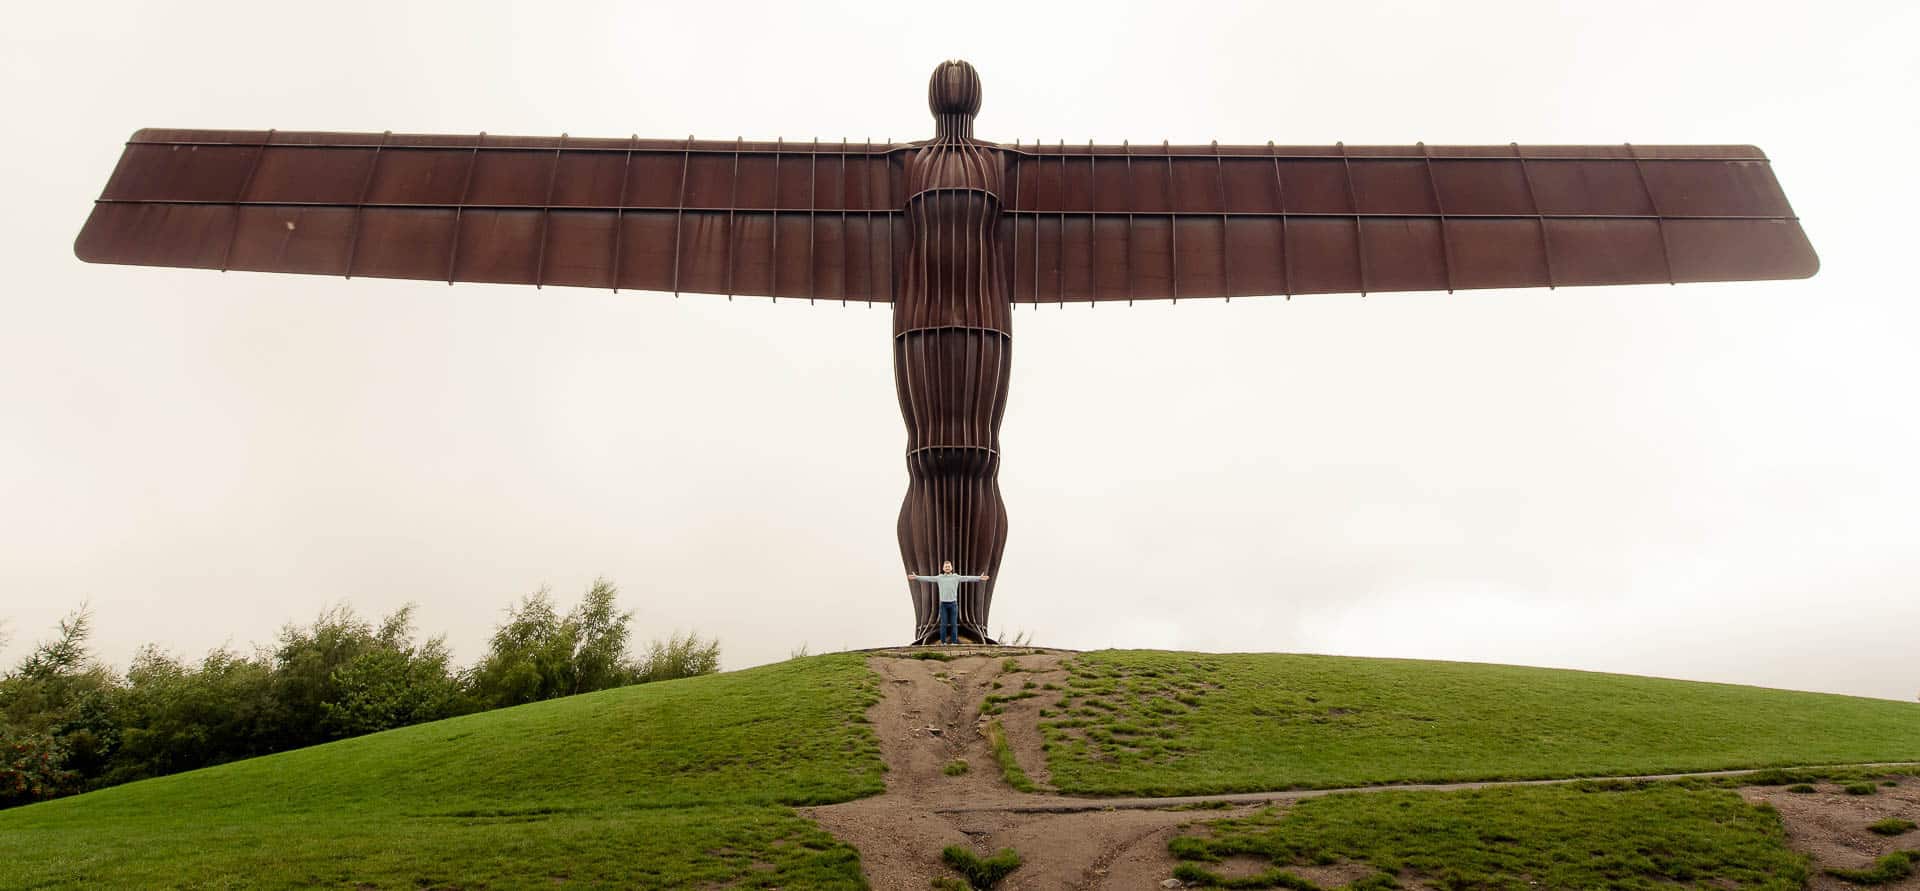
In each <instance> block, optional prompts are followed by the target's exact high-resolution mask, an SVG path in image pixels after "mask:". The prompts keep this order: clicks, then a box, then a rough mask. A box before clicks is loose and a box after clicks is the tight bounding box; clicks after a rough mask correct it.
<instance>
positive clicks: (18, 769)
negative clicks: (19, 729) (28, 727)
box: [0, 727, 80, 807]
mask: <svg viewBox="0 0 1920 891" xmlns="http://www.w3.org/2000/svg"><path fill="white" fill-rule="evenodd" d="M66 754H67V753H66V752H65V751H63V750H62V749H61V748H60V744H59V743H58V742H56V741H54V739H53V738H52V737H50V736H46V735H44V734H38V733H20V734H16V733H14V732H12V731H11V730H9V729H7V728H4V727H0V807H12V806H14V805H18V804H29V803H32V802H35V801H44V800H46V799H48V798H57V797H59V796H61V795H67V794H70V793H72V792H74V791H76V789H77V788H78V786H79V780H80V775H79V774H78V773H75V772H74V771H71V770H67V769H65V768H64V767H62V766H61V765H62V764H64V763H65V762H66Z"/></svg>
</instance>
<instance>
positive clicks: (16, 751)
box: [0, 605, 120, 801]
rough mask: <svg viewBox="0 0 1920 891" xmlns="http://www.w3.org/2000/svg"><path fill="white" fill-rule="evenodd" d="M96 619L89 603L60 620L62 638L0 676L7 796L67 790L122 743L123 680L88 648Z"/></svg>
mask: <svg viewBox="0 0 1920 891" xmlns="http://www.w3.org/2000/svg"><path fill="white" fill-rule="evenodd" d="M92 623H93V612H92V610H90V609H88V608H87V607H86V606H85V605H82V606H81V607H80V608H79V609H77V610H75V611H73V613H71V614H69V615H68V616H67V617H66V618H64V619H61V620H60V634H59V636H58V637H55V638H54V639H53V640H51V641H46V642H43V643H40V644H39V645H37V646H35V647H34V648H33V651H32V652H30V653H28V654H27V656H26V658H24V659H22V660H21V661H20V664H19V665H18V666H16V667H15V668H14V669H13V671H11V672H9V673H7V674H6V675H5V676H4V677H0V753H4V755H5V757H4V759H0V761H4V763H5V764H6V765H8V766H7V767H6V768H5V770H6V771H7V772H8V774H7V776H8V779H7V780H6V781H5V782H6V784H7V787H9V788H0V795H11V796H28V797H27V798H25V799H24V800H29V801H30V800H35V799H36V798H38V797H52V796H54V795H60V794H65V792H66V791H70V788H71V787H72V786H74V785H75V784H77V783H78V781H79V778H80V777H82V776H93V775H96V774H98V773H100V772H101V771H102V770H103V769H104V768H105V765H106V762H107V759H108V758H109V757H111V756H112V754H113V751H114V748H115V747H116V746H117V745H118V744H119V741H120V728H119V724H118V722H117V721H116V720H115V719H114V714H113V695H114V693H115V691H116V688H117V684H118V679H117V678H115V677H114V674H113V672H112V670H110V669H108V668H107V667H106V666H104V665H101V664H100V663H99V662H98V661H97V660H95V659H94V658H93V656H92V654H91V653H90V652H88V650H87V639H88V637H89V636H90V635H91V633H92ZM9 800H17V799H9Z"/></svg>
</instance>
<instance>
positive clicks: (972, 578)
mask: <svg viewBox="0 0 1920 891" xmlns="http://www.w3.org/2000/svg"><path fill="white" fill-rule="evenodd" d="M960 580H961V581H963V582H984V581H986V580H987V576H986V574H985V573H981V574H980V575H963V576H961V577H960Z"/></svg>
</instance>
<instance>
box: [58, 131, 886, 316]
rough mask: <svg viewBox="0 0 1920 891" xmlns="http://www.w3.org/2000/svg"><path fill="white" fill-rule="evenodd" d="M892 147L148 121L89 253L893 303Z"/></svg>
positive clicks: (95, 225)
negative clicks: (195, 126)
mask: <svg viewBox="0 0 1920 891" xmlns="http://www.w3.org/2000/svg"><path fill="white" fill-rule="evenodd" d="M891 148H892V147H890V146H886V145H874V144H872V143H852V142H840V143H820V142H813V143H786V142H746V141H744V140H732V141H722V140H694V139H687V140H660V139H639V138H630V139H573V138H569V137H566V136H560V137H524V136H492V135H487V134H480V135H477V136H445V135H427V134H412V135H409V134H400V133H295V132H279V131H232V130H141V131H139V132H137V133H135V134H134V135H133V138H132V139H130V140H129V141H128V142H127V147H126V150H125V152H124V153H123V154H122V155H121V157H120V163H119V166H118V167H116V168H115V169H114V172H113V176H112V178H111V179H110V180H108V182H107V186H106V189H105V191H104V192H103V193H102V195H101V196H100V199H99V201H97V202H96V203H95V205H94V209H93V214H92V216H90V217H89V218H88V219H87V223H86V227H85V228H84V229H83V230H82V231H81V233H80V236H79V238H78V239H77V240H76V241H75V243H74V252H75V253H76V254H77V255H79V257H80V258H81V259H82V260H86V261H88V262H92V263H126V264H134V265H143V266H182V267H195V268H203V269H220V270H223V271H224V270H228V269H236V270H257V271H265V272H295V273H308V274H314V275H341V276H348V277H352V276H356V275H363V276H373V277H382V278H405V279H425V280H429V281H434V280H443V281H446V282H448V283H449V284H451V283H453V282H455V281H464V282H496V283H506V284H525V285H536V286H538V285H575V286H581V287H591V288H613V289H615V290H618V289H620V288H635V289H646V290H653V291H672V292H675V293H678V292H681V291H688V292H704V293H712V294H728V295H733V294H742V295H761V296H772V297H808V298H819V299H831V300H863V301H873V302H887V301H891V300H892V299H893V284H894V283H893V272H892V271H893V269H894V266H895V262H894V254H895V252H896V251H904V250H905V248H906V234H905V224H904V223H903V222H902V221H901V220H900V214H899V213H898V212H897V208H898V207H899V206H900V203H901V201H900V197H899V196H898V195H897V194H895V191H896V189H899V188H903V187H904V185H903V184H902V183H903V181H902V178H901V177H899V176H897V175H896V174H895V168H896V166H897V164H896V160H895V159H896V157H897V156H896V155H895V154H894V153H893V152H892V151H891Z"/></svg>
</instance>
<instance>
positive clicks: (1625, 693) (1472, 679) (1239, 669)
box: [1040, 651, 1920, 795]
mask: <svg viewBox="0 0 1920 891" xmlns="http://www.w3.org/2000/svg"><path fill="white" fill-rule="evenodd" d="M1067 667H1068V669H1069V672H1070V680H1069V682H1068V683H1067V685H1066V690H1065V691H1064V693H1063V694H1062V696H1063V699H1062V705H1061V707H1060V708H1058V709H1050V710H1049V715H1048V717H1046V718H1045V719H1043V720H1042V721H1041V725H1040V726H1041V730H1042V732H1043V733H1044V734H1045V737H1046V744H1047V750H1048V767H1049V768H1050V770H1051V772H1052V776H1053V781H1054V783H1055V785H1056V786H1057V787H1058V788H1059V789H1060V790H1061V791H1063V792H1071V793H1083V794H1097V795H1180V794H1206V793H1225V792H1249V791H1262V790H1269V789H1284V788H1299V787H1308V788H1312V787H1319V788H1326V787H1333V786H1345V785H1363V784H1374V783H1402V782H1444V781H1455V780H1491V779H1537V778H1552V777H1568V776H1608V775H1626V774H1646V773H1669V772H1680V771H1694V770H1716V769H1730V768H1758V767H1775V766H1789V765H1804V764H1832V763H1857V762H1869V761H1913V760H1920V704H1915V703H1903V702H1894V701H1891V700H1879V699H1864V698H1858V697H1848V696H1833V695H1826V694H1817V693H1798V692H1791V691H1783V690H1768V689H1763V688H1758V687H1741V686H1732V685H1726V684H1706V683H1696V682H1688V681H1674V680H1663V679H1658V678H1644V677H1633V676H1626V675H1611V674H1596V673H1591V672H1578V671H1563V670H1554V669H1542V668H1523V667H1516V666H1505V665H1479V664H1470V663H1457V662H1428V661H1414V660H1402V659H1359V658H1346V657H1335V656H1298V655H1285V654H1233V655H1209V654H1199V653H1175V652H1164V651H1102V652H1095V653H1086V654H1082V655H1080V656H1076V657H1074V658H1073V659H1071V660H1068V662H1067Z"/></svg>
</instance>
